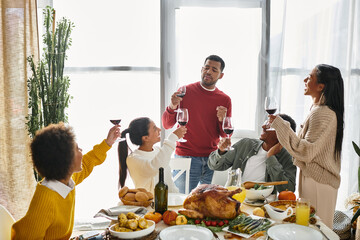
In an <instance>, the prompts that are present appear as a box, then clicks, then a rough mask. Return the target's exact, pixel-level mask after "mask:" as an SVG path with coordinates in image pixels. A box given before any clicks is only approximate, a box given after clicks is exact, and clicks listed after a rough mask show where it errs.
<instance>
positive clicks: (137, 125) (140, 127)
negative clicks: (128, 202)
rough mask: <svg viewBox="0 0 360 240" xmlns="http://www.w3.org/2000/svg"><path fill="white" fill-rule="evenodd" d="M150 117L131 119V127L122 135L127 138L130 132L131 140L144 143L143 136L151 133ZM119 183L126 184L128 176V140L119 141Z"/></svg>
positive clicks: (137, 143) (136, 143) (139, 143)
mask: <svg viewBox="0 0 360 240" xmlns="http://www.w3.org/2000/svg"><path fill="white" fill-rule="evenodd" d="M150 121H151V120H150V118H147V117H142V118H136V119H134V120H132V121H131V123H130V124H129V127H128V128H127V129H125V130H124V131H122V132H121V137H122V138H125V137H126V134H127V133H129V137H130V140H131V142H132V143H133V144H135V145H138V146H140V145H141V144H142V137H143V136H147V135H149V124H150ZM118 155H119V185H120V186H121V187H123V186H124V184H125V180H126V177H127V165H126V158H127V156H128V145H127V142H126V141H122V142H119V145H118Z"/></svg>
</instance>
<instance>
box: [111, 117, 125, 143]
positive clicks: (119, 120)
mask: <svg viewBox="0 0 360 240" xmlns="http://www.w3.org/2000/svg"><path fill="white" fill-rule="evenodd" d="M110 122H111V123H112V124H114V125H119V124H120V122H121V119H118V118H114V119H110ZM125 140H126V138H119V137H118V138H117V139H116V140H115V142H121V141H125Z"/></svg>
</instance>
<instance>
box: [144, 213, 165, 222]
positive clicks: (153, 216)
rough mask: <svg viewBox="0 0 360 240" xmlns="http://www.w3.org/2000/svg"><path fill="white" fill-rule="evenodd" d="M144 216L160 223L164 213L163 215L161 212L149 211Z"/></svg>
mask: <svg viewBox="0 0 360 240" xmlns="http://www.w3.org/2000/svg"><path fill="white" fill-rule="evenodd" d="M144 218H145V219H147V220H152V221H154V222H155V223H158V222H160V221H161V219H162V215H161V213H158V212H147V213H146V214H145V216H144Z"/></svg>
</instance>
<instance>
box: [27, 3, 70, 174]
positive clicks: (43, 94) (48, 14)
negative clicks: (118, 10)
mask: <svg viewBox="0 0 360 240" xmlns="http://www.w3.org/2000/svg"><path fill="white" fill-rule="evenodd" d="M43 14H44V28H45V33H44V34H43V43H44V45H45V47H44V48H43V51H44V52H43V55H42V57H41V59H40V61H39V63H37V64H35V63H34V60H33V56H30V57H28V58H27V61H28V62H29V64H30V69H31V71H32V76H31V77H30V78H29V79H28V81H27V86H28V93H29V105H28V107H29V115H28V116H27V123H26V124H27V129H28V132H29V135H30V137H31V138H33V137H34V135H35V133H36V131H37V130H39V129H41V128H43V127H45V126H47V125H49V124H51V123H58V122H67V120H68V118H67V114H66V112H65V110H66V108H67V107H68V105H69V102H70V99H71V96H70V95H69V93H68V89H69V86H70V79H69V77H68V76H64V62H65V60H66V58H67V56H66V50H68V48H69V46H71V38H70V34H71V31H72V29H73V27H74V24H73V23H72V22H71V21H70V20H68V19H66V18H62V19H61V20H60V21H59V22H58V23H57V24H55V10H54V9H53V8H51V7H49V6H48V7H46V8H45V9H44V11H43ZM55 25H56V26H55ZM35 177H36V178H37V180H39V177H38V176H37V174H36V172H35Z"/></svg>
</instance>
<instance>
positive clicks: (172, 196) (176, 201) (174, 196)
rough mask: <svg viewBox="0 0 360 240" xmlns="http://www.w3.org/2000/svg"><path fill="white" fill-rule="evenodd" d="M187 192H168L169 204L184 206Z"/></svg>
mask: <svg viewBox="0 0 360 240" xmlns="http://www.w3.org/2000/svg"><path fill="white" fill-rule="evenodd" d="M187 196H188V195H187V194H183V193H169V194H168V206H169V207H175V206H182V205H183V203H184V201H185V198H186V197H187Z"/></svg>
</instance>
